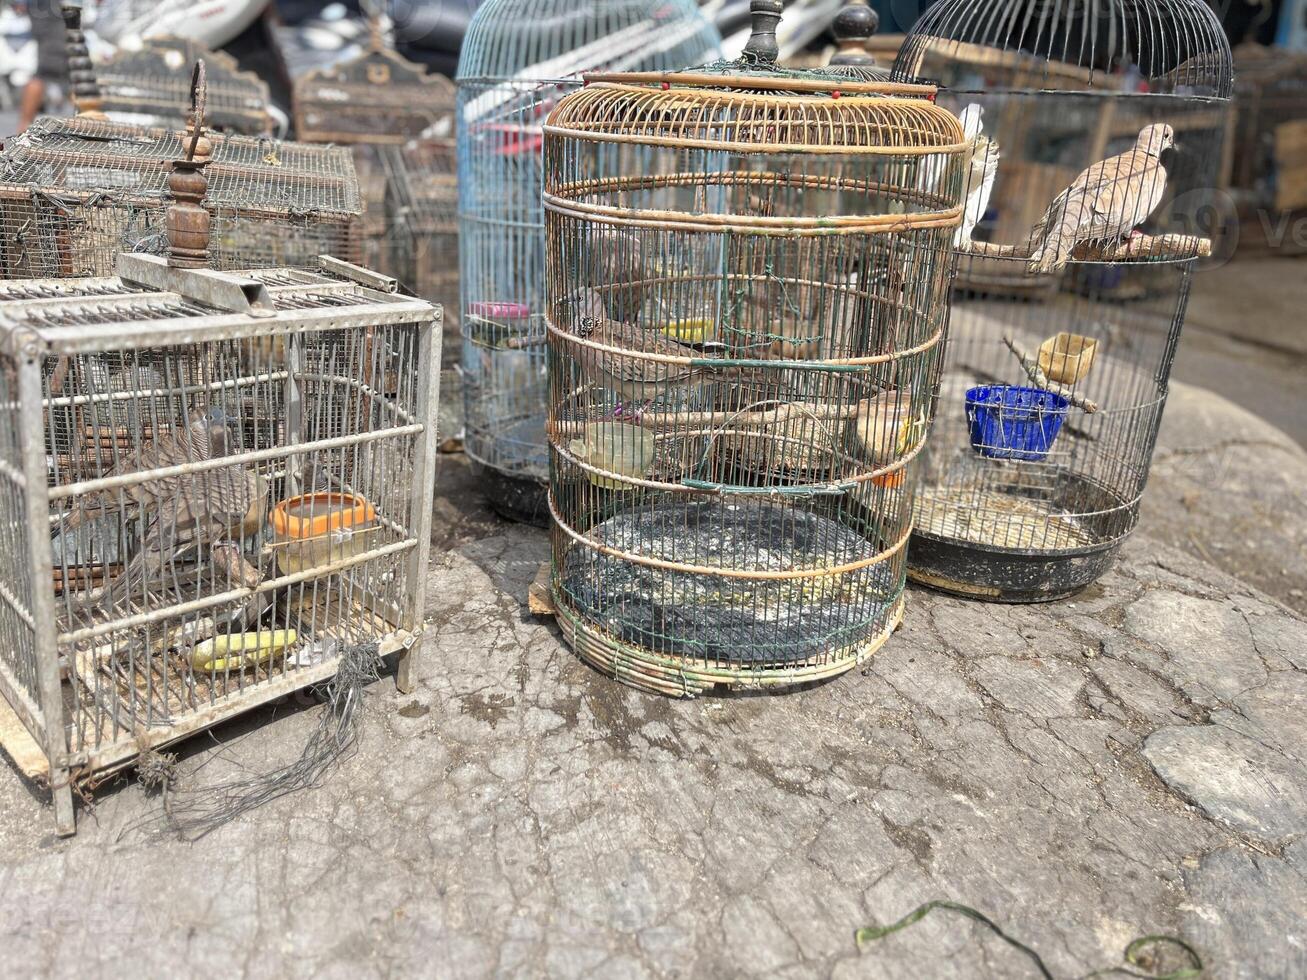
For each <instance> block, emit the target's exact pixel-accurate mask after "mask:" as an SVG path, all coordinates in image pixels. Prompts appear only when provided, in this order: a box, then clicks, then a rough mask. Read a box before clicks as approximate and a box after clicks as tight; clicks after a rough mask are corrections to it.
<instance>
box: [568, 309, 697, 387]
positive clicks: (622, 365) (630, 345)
mask: <svg viewBox="0 0 1307 980" xmlns="http://www.w3.org/2000/svg"><path fill="white" fill-rule="evenodd" d="M569 319H570V324H569V328H570V332H571V333H574V334H575V335H576V336H578V337H580V338H582V339H585V340H592V341H594V342H595V343H599V344H604V345H606V346H608V347H618V348H621V349H622V350H623V351H630V352H631V353H630V354H610V353H608V352H606V351H599V350H595V349H594V348H592V347H588V346H585V345H577V347H576V352H575V356H576V358H577V360H578V361H579V362H580V364H581V370H582V371H583V372H584V373H585V374H586V376H587V377H588V378H589V379H590V381H592V382H594V383H595V384H599V385H602V386H603V387H605V388H608V389H610V390H612V391H615V392H617V393H618V394H620V395H621V396H622V398H623V399H625V400H626V401H629V402H640V403H643V404H646V405H647V404H649V403H650V402H652V401H654V400H655V399H657V398H658V397H659V396H662V397H663V398H664V400H666V399H667V396H668V395H669V394H670V393H671V392H672V391H674V390H675V389H677V388H685V387H688V386H689V385H691V384H693V383H695V382H696V381H701V380H702V379H703V378H704V375H705V374H706V373H707V369H705V368H699V367H690V366H689V365H688V364H672V363H668V362H666V361H653V360H646V359H644V358H641V357H639V356H638V355H639V354H656V355H660V356H664V357H702V356H703V354H702V353H701V352H700V351H698V350H696V349H695V348H693V347H687V346H686V345H685V344H681V343H678V342H677V341H675V340H672V339H671V338H670V337H668V336H667V335H666V334H664V333H662V332H661V331H659V330H647V329H645V328H643V327H638V326H636V325H635V324H632V323H624V322H622V321H619V320H613V319H610V318H609V316H608V312H607V309H606V308H605V306H604V303H603V300H602V298H601V297H600V296H599V294H598V293H597V292H595V291H594V290H593V289H585V290H582V291H581V293H580V295H579V296H578V298H577V299H576V301H575V302H574V303H573V312H572V314H571V315H570V317H569Z"/></svg>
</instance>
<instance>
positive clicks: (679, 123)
mask: <svg viewBox="0 0 1307 980" xmlns="http://www.w3.org/2000/svg"><path fill="white" fill-rule="evenodd" d="M737 68H738V66H737ZM587 82H588V84H587V87H586V88H585V89H583V90H582V91H580V92H576V93H573V94H572V95H570V96H568V97H567V98H566V99H564V100H563V101H561V102H560V103H559V104H558V107H557V108H556V109H555V110H554V111H553V113H551V115H550V116H549V120H548V123H547V125H546V130H547V131H548V132H550V133H554V134H565V135H581V136H584V137H585V138H587V139H592V140H611V141H614V142H618V141H627V140H634V141H637V142H640V143H646V144H661V145H670V146H686V147H695V148H700V149H723V150H736V151H738V152H768V151H770V152H793V151H797V152H813V153H840V154H885V153H908V154H911V153H923V152H924V153H937V152H949V151H955V150H959V149H961V146H962V143H963V134H962V128H961V125H960V124H959V123H958V120H957V117H955V116H954V115H953V114H952V113H951V112H948V111H946V110H944V109H942V108H940V107H939V106H937V105H935V104H934V102H933V101H931V100H930V99H929V98H921V97H920V96H922V95H927V96H928V95H930V94H932V93H933V89H931V88H929V87H928V86H917V85H894V84H890V83H874V82H856V81H852V80H849V79H844V78H833V77H830V76H827V75H824V74H823V73H822V72H820V71H813V72H785V71H765V70H755V71H746V70H742V69H741V70H737V72H736V73H734V74H728V73H726V72H724V71H723V72H722V73H720V74H715V73H713V72H712V71H711V69H710V70H706V71H701V72H666V73H644V74H640V73H634V74H618V75H590V76H587ZM905 96H908V97H905ZM913 96H917V97H913Z"/></svg>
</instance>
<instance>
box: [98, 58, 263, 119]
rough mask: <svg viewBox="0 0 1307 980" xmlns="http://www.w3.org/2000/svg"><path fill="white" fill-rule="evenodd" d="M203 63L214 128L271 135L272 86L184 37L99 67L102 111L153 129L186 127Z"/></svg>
mask: <svg viewBox="0 0 1307 980" xmlns="http://www.w3.org/2000/svg"><path fill="white" fill-rule="evenodd" d="M201 59H202V60H203V61H204V63H205V67H206V69H207V72H208V87H209V94H208V101H209V105H208V114H207V120H208V125H209V126H211V127H213V128H214V129H216V130H220V131H222V132H225V133H238V134H244V135H247V136H262V135H264V134H265V133H267V132H268V129H269V118H268V102H269V99H270V96H269V94H268V86H267V84H266V83H265V82H264V81H263V80H262V79H261V78H259V76H258V75H256V74H255V73H254V72H252V71H241V70H240V67H239V66H238V65H237V63H236V59H235V58H233V57H232V56H231V55H229V54H227V53H225V52H222V51H210V50H209V49H208V48H206V47H204V46H203V45H202V44H199V43H198V42H196V41H193V40H190V39H188V38H180V37H152V38H146V39H145V40H143V41H142V42H141V46H140V47H139V48H135V49H123V50H120V51H118V52H117V53H116V54H114V56H113V57H112V58H110V59H109V60H108V61H105V62H104V63H102V64H101V65H99V66H98V67H97V69H96V75H97V77H98V80H99V83H100V89H101V92H102V93H103V104H102V109H103V111H104V113H105V114H106V115H107V116H108V117H109V118H110V119H112V120H113V121H115V122H122V123H130V124H132V125H135V126H143V127H146V128H150V129H180V128H181V127H182V126H184V125H185V124H186V113H187V109H188V106H189V98H190V93H189V90H188V88H187V81H188V72H189V67H190V66H191V65H193V64H195V62H196V61H199V60H201Z"/></svg>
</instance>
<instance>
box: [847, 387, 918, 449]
mask: <svg viewBox="0 0 1307 980" xmlns="http://www.w3.org/2000/svg"><path fill="white" fill-rule="evenodd" d="M925 421H926V416H925V412H924V411H923V412H914V411H913V405H912V393H911V392H909V391H907V390H904V389H900V388H898V387H894V386H891V387H889V388H884V389H882V390H881V391H879V392H877V393H876V394H875V395H873V396H871V397H870V398H864V399H863V400H862V401H860V402H858V408H857V417H856V420H855V422H854V426H853V432H854V435H855V436H856V437H857V442H858V444H859V445H860V446H861V448H862V452H863V453H864V454H865V456H866V457H867V458H868V459H869V460H870V461H871V462H872V463H874V464H875V465H876V466H886V465H888V464H889V463H892V462H894V460H896V459H898V458H899V457H900V456H902V455H903V454H904V453H906V452H908V451H909V450H911V449H912V447H913V446H914V445H915V444H916V442H917V440H918V439H919V438H920V437H921V436H922V435H923V434H924V433H925V428H926V424H925Z"/></svg>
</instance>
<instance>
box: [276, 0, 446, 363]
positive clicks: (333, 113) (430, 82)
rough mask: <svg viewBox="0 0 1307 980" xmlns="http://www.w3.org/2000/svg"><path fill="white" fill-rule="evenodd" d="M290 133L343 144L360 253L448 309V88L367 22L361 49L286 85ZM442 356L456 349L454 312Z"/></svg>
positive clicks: (374, 24)
mask: <svg viewBox="0 0 1307 980" xmlns="http://www.w3.org/2000/svg"><path fill="white" fill-rule="evenodd" d="M295 119H296V135H297V136H298V137H299V138H300V139H304V140H309V141H312V142H323V143H343V144H345V145H348V146H350V147H351V149H352V150H353V153H354V164H355V167H356V169H357V170H358V173H359V181H360V185H361V186H362V188H363V194H364V198H365V200H366V203H367V212H366V219H365V239H364V243H363V247H364V257H365V259H366V261H367V262H368V264H369V266H370V267H373V268H376V269H378V270H379V271H382V272H385V273H386V274H387V275H391V276H394V277H395V278H397V279H399V280H400V281H401V282H403V283H404V284H405V285H406V286H408V287H409V288H410V289H411V290H413V291H414V292H415V293H416V294H417V295H419V296H421V297H423V298H424V299H428V300H431V301H433V302H440V303H441V304H443V305H445V306H446V307H447V308H448V309H450V310H454V311H456V310H457V308H458V183H457V172H456V166H455V160H456V153H455V148H454V146H455V144H454V85H453V83H452V82H451V81H450V80H449V79H447V78H445V77H444V76H443V75H436V74H430V73H428V72H427V71H426V70H425V69H424V68H423V67H422V66H421V65H417V64H414V63H413V62H410V61H408V60H407V59H405V58H402V57H400V55H398V54H397V53H396V52H394V51H393V50H390V49H389V48H387V47H386V46H385V41H384V38H383V35H382V32H381V30H380V25H379V23H378V21H377V20H376V19H374V20H373V23H372V36H371V43H370V44H369V47H368V50H367V51H365V52H364V53H363V54H362V55H360V56H359V57H357V58H353V59H350V60H348V61H344V62H341V63H339V64H336V65H333V66H331V67H329V68H323V69H318V70H316V71H312V72H309V73H308V74H307V75H305V76H304V77H303V78H302V79H300V80H299V81H297V82H296V85H295ZM445 329H446V330H447V331H454V332H455V333H453V334H452V335H451V336H450V337H449V338H448V340H447V342H446V344H445V347H446V355H447V356H448V357H449V359H450V360H456V359H457V356H458V353H459V346H460V344H459V338H458V336H457V333H456V331H457V329H458V317H457V315H453V316H449V317H447V318H446V322H445Z"/></svg>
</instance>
